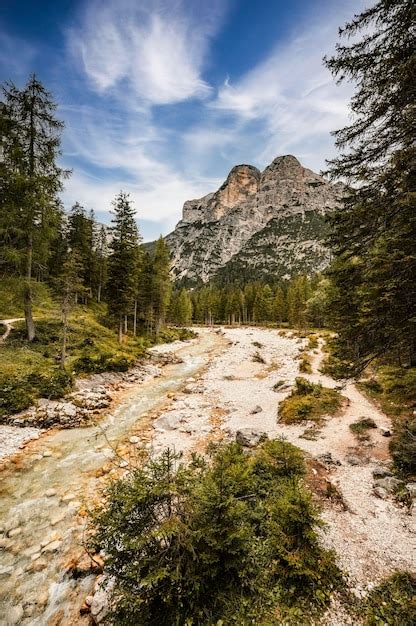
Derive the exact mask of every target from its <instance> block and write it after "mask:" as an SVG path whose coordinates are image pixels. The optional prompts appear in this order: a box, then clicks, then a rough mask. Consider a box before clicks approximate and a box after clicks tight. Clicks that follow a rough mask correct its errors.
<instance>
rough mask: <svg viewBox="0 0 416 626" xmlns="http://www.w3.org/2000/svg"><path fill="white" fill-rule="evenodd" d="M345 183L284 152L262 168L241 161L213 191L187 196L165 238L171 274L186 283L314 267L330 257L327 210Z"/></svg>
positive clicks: (287, 273) (288, 273)
mask: <svg viewBox="0 0 416 626" xmlns="http://www.w3.org/2000/svg"><path fill="white" fill-rule="evenodd" d="M343 193H344V187H343V185H341V184H335V185H334V184H331V183H329V182H328V181H326V180H325V179H324V178H322V177H321V176H319V175H318V174H315V173H314V172H312V171H311V170H309V169H307V168H305V167H303V166H302V165H301V164H300V163H299V161H298V160H297V159H296V158H295V157H294V156H292V155H286V156H280V157H277V158H276V159H274V161H273V162H272V163H271V164H270V165H269V166H268V167H266V169H265V170H264V171H263V172H260V171H259V170H258V169H257V168H256V167H253V166H252V165H237V166H236V167H234V168H233V169H232V170H231V172H230V173H229V175H228V177H227V179H226V181H225V182H224V183H223V185H222V186H221V187H220V188H219V189H218V191H216V192H214V193H209V194H208V195H206V196H204V197H203V198H199V199H196V200H188V201H187V202H185V204H184V207H183V218H182V220H181V221H180V222H179V223H178V225H177V226H176V228H175V230H174V231H173V232H172V233H170V234H169V235H168V236H167V238H166V241H167V243H168V245H169V248H170V250H171V253H172V275H173V278H174V279H175V280H178V281H183V282H184V283H188V284H189V285H191V284H193V283H200V282H203V283H205V282H207V281H209V280H210V279H211V278H213V277H215V276H217V277H222V278H224V279H225V280H228V279H232V280H235V279H241V276H242V274H244V276H246V279H247V280H248V279H255V278H256V279H257V278H268V277H274V278H281V277H283V276H285V277H290V276H292V275H294V274H297V273H299V272H302V271H305V272H307V273H308V274H311V273H313V272H315V271H318V270H321V269H323V268H324V267H326V265H327V264H328V262H329V252H328V251H327V250H326V249H325V248H324V246H323V244H322V240H323V238H324V236H325V231H326V223H325V216H326V215H327V214H328V213H330V212H331V211H333V210H334V209H335V208H336V207H338V206H340V202H341V198H342V195H343Z"/></svg>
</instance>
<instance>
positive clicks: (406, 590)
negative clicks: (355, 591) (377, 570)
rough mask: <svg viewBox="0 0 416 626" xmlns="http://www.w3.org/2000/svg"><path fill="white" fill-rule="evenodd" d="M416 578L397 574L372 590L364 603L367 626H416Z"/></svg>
mask: <svg viewBox="0 0 416 626" xmlns="http://www.w3.org/2000/svg"><path fill="white" fill-rule="evenodd" d="M415 600H416V577H415V575H414V574H411V573H409V572H396V573H394V574H392V575H391V576H389V577H388V578H387V579H386V580H384V581H383V582H382V583H381V585H378V587H375V588H374V589H372V590H371V591H370V592H369V594H368V595H367V597H366V598H365V599H364V601H363V613H364V624H365V626H379V625H381V624H392V625H394V626H396V625H397V626H413V625H414V624H416V602H415Z"/></svg>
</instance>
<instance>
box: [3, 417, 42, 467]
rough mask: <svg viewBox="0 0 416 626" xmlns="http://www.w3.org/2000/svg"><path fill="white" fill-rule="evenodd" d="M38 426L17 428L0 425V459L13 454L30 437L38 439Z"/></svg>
mask: <svg viewBox="0 0 416 626" xmlns="http://www.w3.org/2000/svg"><path fill="white" fill-rule="evenodd" d="M40 433H41V431H40V430H39V429H38V428H17V427H16V426H7V425H0V459H3V458H4V457H6V456H9V455H10V454H14V453H15V452H17V451H18V450H19V449H20V448H22V447H23V446H24V444H25V443H27V442H28V441H30V440H31V439H39V435H40Z"/></svg>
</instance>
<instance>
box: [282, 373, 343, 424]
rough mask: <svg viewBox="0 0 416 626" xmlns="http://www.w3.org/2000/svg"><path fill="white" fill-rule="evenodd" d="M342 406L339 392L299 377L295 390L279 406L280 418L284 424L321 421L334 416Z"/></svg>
mask: <svg viewBox="0 0 416 626" xmlns="http://www.w3.org/2000/svg"><path fill="white" fill-rule="evenodd" d="M341 405H342V396H341V395H340V394H339V393H338V392H337V391H335V390H334V389H329V388H327V387H322V385H315V384H314V383H311V382H309V381H308V380H306V379H305V378H301V377H299V378H296V387H295V389H294V390H293V391H292V393H291V394H290V396H288V397H287V398H285V400H283V402H281V403H280V405H279V418H280V421H281V422H283V423H284V424H294V423H297V422H303V421H305V420H316V421H319V420H320V418H321V417H322V416H324V415H333V414H334V413H335V412H336V411H337V410H338V409H339V408H340V407H341Z"/></svg>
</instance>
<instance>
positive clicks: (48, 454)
mask: <svg viewBox="0 0 416 626" xmlns="http://www.w3.org/2000/svg"><path fill="white" fill-rule="evenodd" d="M42 456H44V457H49V456H52V452H51V451H50V450H45V452H43V455H42Z"/></svg>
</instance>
